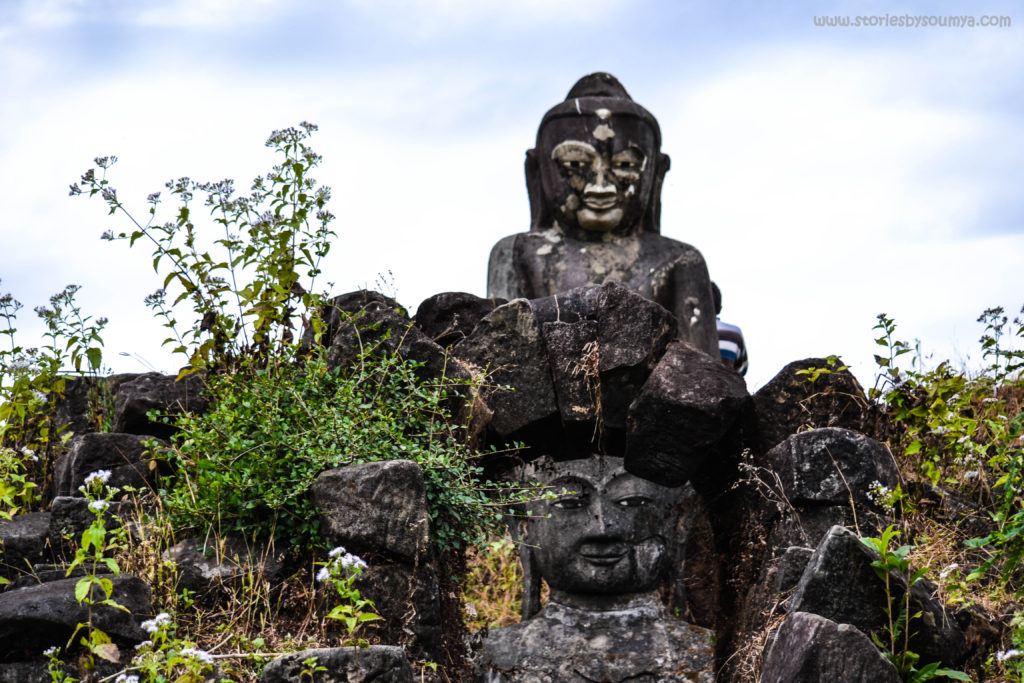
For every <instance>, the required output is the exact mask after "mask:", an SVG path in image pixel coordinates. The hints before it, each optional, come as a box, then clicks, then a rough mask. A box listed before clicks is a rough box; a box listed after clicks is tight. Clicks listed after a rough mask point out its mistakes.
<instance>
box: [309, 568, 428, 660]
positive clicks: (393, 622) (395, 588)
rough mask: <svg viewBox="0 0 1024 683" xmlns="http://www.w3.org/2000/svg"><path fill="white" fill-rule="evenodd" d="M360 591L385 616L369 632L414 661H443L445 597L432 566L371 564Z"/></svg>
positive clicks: (359, 581)
mask: <svg viewBox="0 0 1024 683" xmlns="http://www.w3.org/2000/svg"><path fill="white" fill-rule="evenodd" d="M356 588H358V589H359V592H360V593H361V594H362V596H363V597H364V598H366V599H368V600H372V601H373V603H374V607H375V608H376V610H377V613H378V614H380V616H381V617H382V619H381V620H380V621H374V622H370V623H369V624H368V625H367V626H368V628H369V629H371V630H370V631H369V633H372V635H373V636H374V637H375V638H379V639H380V641H381V642H384V643H390V644H394V645H401V646H402V647H403V648H404V649H405V651H406V652H408V653H409V654H410V656H411V657H412V658H413V659H414V660H421V659H422V660H427V661H434V662H436V661H440V660H441V658H442V655H443V652H442V649H441V630H442V625H441V597H440V588H439V585H438V581H437V573H436V572H435V571H434V568H433V565H432V564H429V563H422V564H420V565H419V566H418V567H417V566H413V565H410V564H406V563H404V562H376V561H371V562H370V566H369V567H368V568H367V569H366V570H364V571H363V573H362V575H360V576H359V578H358V579H356ZM331 598H332V595H331V594H328V596H327V599H328V600H330V599H331Z"/></svg>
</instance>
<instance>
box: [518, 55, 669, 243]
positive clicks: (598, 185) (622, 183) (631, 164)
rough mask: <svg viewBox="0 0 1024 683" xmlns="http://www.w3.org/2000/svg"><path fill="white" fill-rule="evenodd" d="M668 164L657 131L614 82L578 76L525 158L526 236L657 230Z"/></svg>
mask: <svg viewBox="0 0 1024 683" xmlns="http://www.w3.org/2000/svg"><path fill="white" fill-rule="evenodd" d="M668 168H669V158H668V156H667V155H665V154H662V153H661V130H660V129H659V127H658V122H657V121H656V120H655V118H654V117H653V116H652V115H651V114H650V112H648V111H647V110H646V109H644V108H643V107H641V106H640V105H638V104H636V103H635V102H633V100H632V98H630V96H629V94H628V93H627V92H626V89H625V88H623V87H622V84H620V83H619V82H618V80H616V78H615V77H614V76H612V75H611V74H606V73H595V74H591V75H589V76H584V77H583V78H581V79H580V80H579V81H578V82H577V83H576V85H574V86H573V88H572V89H571V90H570V91H569V94H568V96H567V97H566V99H565V101H564V102H562V103H561V104H559V105H557V106H555V107H554V108H552V109H551V110H549V111H548V112H547V113H546V114H545V115H544V118H543V119H542V120H541V124H540V128H539V129H538V130H537V145H536V147H535V148H534V149H531V150H529V151H528V152H527V153H526V184H527V189H528V191H529V194H530V209H531V213H532V224H531V228H530V229H531V230H543V229H546V228H549V227H551V226H552V225H553V224H554V223H557V224H558V225H559V226H560V227H561V228H562V229H563V230H564V231H565V232H566V233H568V234H570V235H572V236H575V237H599V236H602V235H605V234H608V233H611V234H617V235H628V234H634V233H637V232H641V231H647V232H658V231H659V226H658V220H659V213H660V203H661V198H660V197H661V185H662V181H663V180H664V177H665V172H666V171H668Z"/></svg>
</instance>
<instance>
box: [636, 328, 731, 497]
mask: <svg viewBox="0 0 1024 683" xmlns="http://www.w3.org/2000/svg"><path fill="white" fill-rule="evenodd" d="M749 401H750V395H749V394H748V393H747V388H746V384H745V383H744V381H743V378H742V377H741V376H740V375H738V374H736V373H735V372H733V371H732V370H729V369H728V368H726V367H725V366H724V365H722V364H721V363H720V362H719V361H718V360H717V359H715V358H711V357H710V356H708V355H707V354H705V353H702V352H700V351H699V350H697V349H696V348H694V347H692V346H690V345H689V344H685V343H682V342H673V343H671V344H669V346H668V348H667V349H666V350H665V354H664V355H663V356H662V357H661V359H660V360H659V361H658V364H657V365H656V366H655V368H654V371H653V372H652V373H651V376H650V377H649V378H648V379H647V382H646V383H645V384H644V386H643V390H642V391H641V392H640V395H639V396H638V397H637V398H636V400H634V401H633V403H632V405H630V407H629V415H628V418H627V422H628V428H629V431H628V432H627V435H626V469H628V470H629V471H630V472H632V473H634V474H636V475H638V476H641V477H647V478H650V479H653V480H655V481H660V482H663V483H665V484H669V485H680V484H682V483H684V482H686V481H687V480H688V479H689V478H690V477H691V476H692V475H693V473H694V472H695V471H696V470H697V468H698V467H700V465H701V463H702V462H703V461H704V459H705V458H707V457H708V456H710V455H714V454H716V453H717V452H718V447H719V444H720V442H721V441H722V439H723V437H725V436H726V434H727V433H728V432H729V430H730V429H732V428H733V427H734V426H737V425H738V424H739V423H740V421H741V419H742V417H743V415H744V413H745V412H746V411H747V410H749Z"/></svg>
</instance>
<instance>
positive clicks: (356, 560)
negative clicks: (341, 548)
mask: <svg viewBox="0 0 1024 683" xmlns="http://www.w3.org/2000/svg"><path fill="white" fill-rule="evenodd" d="M339 562H340V563H341V566H342V567H344V568H345V569H353V568H356V567H358V568H359V569H366V567H367V564H366V561H365V560H363V558H361V557H359V556H358V555H353V554H352V553H345V554H344V555H342V556H341V559H340V560H339Z"/></svg>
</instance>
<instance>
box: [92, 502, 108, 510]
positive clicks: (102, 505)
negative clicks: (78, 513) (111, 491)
mask: <svg viewBox="0 0 1024 683" xmlns="http://www.w3.org/2000/svg"><path fill="white" fill-rule="evenodd" d="M108 507H110V503H108V502H107V501H105V500H94V501H92V502H90V503H89V509H90V510H92V511H93V512H106V511H107V508H108Z"/></svg>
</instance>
